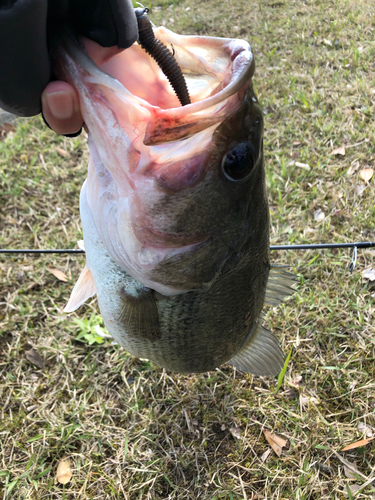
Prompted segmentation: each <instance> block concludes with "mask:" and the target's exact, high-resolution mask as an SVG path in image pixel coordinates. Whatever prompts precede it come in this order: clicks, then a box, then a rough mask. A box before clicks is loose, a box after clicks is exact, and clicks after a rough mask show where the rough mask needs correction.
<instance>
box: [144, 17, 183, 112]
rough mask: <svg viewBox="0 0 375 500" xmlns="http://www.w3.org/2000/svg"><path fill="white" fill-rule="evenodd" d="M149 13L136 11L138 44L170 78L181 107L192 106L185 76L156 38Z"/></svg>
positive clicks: (170, 53)
mask: <svg viewBox="0 0 375 500" xmlns="http://www.w3.org/2000/svg"><path fill="white" fill-rule="evenodd" d="M147 13H148V9H147V8H138V9H135V15H136V17H137V21H138V32H139V38H138V43H139V45H140V46H141V47H142V48H143V49H144V50H145V51H146V52H147V53H148V54H150V56H151V57H152V58H153V59H155V61H156V62H157V63H158V65H159V66H160V69H161V70H162V72H163V73H164V74H165V76H166V77H167V78H168V80H169V83H170V84H171V85H172V87H173V90H174V91H175V92H176V95H177V97H178V100H179V101H180V103H181V105H182V106H186V104H190V103H191V101H190V96H189V91H188V88H187V85H186V82H185V78H184V75H183V74H182V71H181V68H180V66H179V65H178V64H177V61H176V59H175V58H174V57H173V54H172V52H171V51H170V50H169V49H168V48H167V47H166V46H165V45H164V43H162V42H161V41H160V40H158V39H157V38H156V37H155V35H154V30H153V29H152V25H151V22H150V20H149V18H148V17H147Z"/></svg>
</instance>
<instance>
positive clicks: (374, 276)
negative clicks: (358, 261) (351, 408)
mask: <svg viewBox="0 0 375 500" xmlns="http://www.w3.org/2000/svg"><path fill="white" fill-rule="evenodd" d="M362 277H363V278H365V279H368V280H370V281H375V269H372V267H368V268H367V269H365V270H364V271H362ZM363 425H365V424H363Z"/></svg>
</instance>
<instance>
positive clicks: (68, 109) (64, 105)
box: [46, 92, 74, 120]
mask: <svg viewBox="0 0 375 500" xmlns="http://www.w3.org/2000/svg"><path fill="white" fill-rule="evenodd" d="M46 99H47V103H48V107H49V109H50V111H51V113H52V114H53V116H54V117H55V118H57V119H58V120H66V119H67V118H71V117H72V115H73V112H74V105H73V98H72V96H71V94H70V93H69V92H52V93H51V94H47V95H46Z"/></svg>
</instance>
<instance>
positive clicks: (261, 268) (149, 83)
mask: <svg viewBox="0 0 375 500" xmlns="http://www.w3.org/2000/svg"><path fill="white" fill-rule="evenodd" d="M154 34H155V36H156V38H157V39H158V40H161V41H162V42H163V43H164V44H165V45H166V46H167V47H170V48H171V49H172V50H173V53H174V57H175V58H176V60H177V62H178V64H179V65H180V67H181V70H182V73H183V75H184V77H185V80H186V84H187V87H188V92H189V94H190V99H191V104H188V105H186V106H183V107H181V106H180V104H179V102H178V99H177V97H176V95H175V93H174V91H173V89H172V88H171V86H170V84H169V82H168V80H167V78H166V77H165V75H164V74H163V72H162V71H161V70H160V68H159V66H158V65H157V64H156V62H155V61H154V60H153V59H152V58H151V57H150V56H149V55H148V54H147V53H146V52H145V51H144V50H143V49H142V48H141V47H140V46H139V45H136V44H135V45H134V46H132V47H131V48H130V49H127V50H125V51H123V52H121V53H120V54H117V55H115V56H113V57H109V56H110V55H111V54H109V53H108V50H107V49H103V48H101V47H99V46H98V45H96V44H95V43H94V42H90V41H86V42H85V49H83V47H80V46H79V44H78V43H76V42H74V41H73V40H70V41H67V40H66V41H65V44H64V47H65V48H61V49H60V50H59V55H58V57H59V61H60V63H59V66H60V76H63V77H64V78H65V79H66V80H67V81H69V82H70V83H71V84H73V85H74V87H75V88H76V89H77V91H78V93H79V96H80V103H81V107H82V113H83V117H84V120H85V123H86V126H87V128H88V131H89V147H90V161H89V167H88V176H87V180H86V181H85V183H84V185H83V188H82V192H81V197H80V211H81V219H82V227H83V235H84V242H85V250H86V259H87V263H86V267H85V268H84V270H83V272H82V274H81V276H80V278H79V280H78V282H77V283H76V285H75V287H74V289H73V292H72V295H71V298H70V300H69V303H68V304H67V306H66V308H65V311H67V312H71V311H74V310H75V309H77V308H78V307H79V306H80V305H81V304H82V303H83V302H84V301H85V300H86V299H87V298H89V297H91V296H93V295H94V294H95V293H96V294H97V297H98V302H99V308H100V311H101V314H102V316H103V320H104V323H105V325H106V327H107V328H108V330H109V332H110V333H111V335H112V336H113V338H114V339H115V340H116V341H117V342H118V343H119V344H120V345H121V346H123V347H124V348H125V349H126V350H127V351H129V352H130V353H132V354H133V355H134V356H138V357H141V358H147V359H150V360H152V361H153V362H155V363H157V364H158V365H160V366H162V367H165V368H166V369H168V370H172V371H176V372H181V373H188V372H204V371H208V370H213V369H215V368H217V367H219V366H220V365H221V364H223V363H224V362H229V363H231V364H232V365H234V366H236V367H237V368H239V369H240V370H242V371H246V372H251V373H254V374H259V375H275V374H277V373H278V372H279V371H280V369H281V367H282V365H283V354H282V351H281V349H280V347H279V344H278V341H277V340H276V338H275V337H274V335H273V334H272V333H271V332H269V331H268V330H266V329H265V328H263V327H262V325H261V322H262V316H261V312H262V308H263V306H264V304H265V303H267V304H272V305H276V304H278V303H279V302H280V301H281V300H282V299H283V298H284V297H285V296H286V295H288V294H289V293H290V285H291V284H292V283H293V281H292V278H291V275H289V274H288V273H286V272H285V271H283V270H281V269H280V270H277V269H276V268H271V265H270V257H269V209H268V202H267V194H266V186H265V168H264V155H263V114H262V109H261V107H260V105H259V102H258V100H257V97H256V95H255V93H254V90H253V85H252V76H253V73H254V58H253V54H252V52H251V49H250V46H249V44H248V43H247V42H245V41H243V40H235V39H229V38H213V37H201V36H180V35H177V34H175V33H173V32H172V31H170V30H168V29H166V28H163V27H160V28H157V29H155V31H154Z"/></svg>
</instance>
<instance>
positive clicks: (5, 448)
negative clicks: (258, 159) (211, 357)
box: [0, 0, 375, 500]
mask: <svg viewBox="0 0 375 500" xmlns="http://www.w3.org/2000/svg"><path fill="white" fill-rule="evenodd" d="M154 5H155V9H154V11H153V12H152V13H151V16H152V20H153V21H154V22H155V24H160V23H162V22H164V23H165V24H166V25H167V26H168V27H170V28H171V29H173V30H174V31H176V32H182V33H190V34H202V35H215V36H228V37H237V38H238V37H241V38H246V39H247V40H249V41H250V43H251V44H252V46H253V49H254V52H255V54H256V62H257V70H256V74H255V86H256V89H257V92H258V95H259V98H260V100H261V102H262V103H263V106H264V112H265V122H266V132H265V153H266V159H267V176H268V182H269V200H270V206H271V215H272V225H271V240H272V244H281V243H289V242H293V243H318V242H334V241H348V242H349V241H357V240H375V227H374V225H375V217H374V215H375V205H374V201H373V200H374V196H373V192H374V188H373V182H374V179H372V180H371V181H370V182H369V183H368V185H365V183H364V181H363V180H362V179H361V177H360V175H359V172H360V171H361V169H363V168H365V167H372V168H375V167H374V163H375V148H374V133H375V126H374V125H375V123H374V122H375V119H374V113H375V105H374V99H375V90H374V89H375V69H374V61H375V42H374V40H375V17H374V14H375V6H374V4H373V2H369V1H367V0H351V1H348V0H335V1H329V0H325V1H320V0H315V1H308V0H306V1H305V2H302V1H295V0H292V1H288V2H284V1H280V2H275V1H272V0H271V1H268V2H265V1H264V2H263V1H262V2H260V1H259V2H253V3H251V4H249V2H248V1H247V0H236V1H234V0H233V1H230V0H228V1H226V2H215V1H206V2H204V3H202V2H199V1H197V0H185V1H171V0H168V1H159V2H156V3H155V4H154ZM342 142H344V143H345V145H346V155H345V156H338V155H330V153H331V152H332V150H333V149H335V148H337V147H339V146H340V145H341V143H342ZM57 147H58V148H62V149H64V150H65V151H67V152H68V156H66V157H63V156H61V155H60V154H59V153H58V151H57V150H56V148H57ZM87 161H88V151H87V144H86V139H85V137H84V136H81V137H79V138H76V139H67V138H63V137H58V136H56V135H54V134H53V133H52V132H51V131H49V130H47V129H46V127H45V126H44V125H43V124H42V122H41V120H40V119H39V118H34V119H31V120H25V119H20V120H18V121H17V124H16V130H15V132H11V133H9V134H8V135H7V136H6V137H3V140H2V141H1V142H0V192H1V199H0V206H1V212H0V245H1V246H3V247H8V248H17V247H18V248H21V247H35V248H48V247H50V248H51V247H61V248H69V247H76V242H77V240H79V239H81V230H80V219H79V212H78V196H79V190H80V187H81V185H82V183H83V180H84V178H85V172H86V165H87ZM293 161H295V162H298V163H299V164H301V163H302V164H307V165H308V166H309V169H308V168H307V167H299V166H297V164H296V163H295V164H294V165H293V164H292V162H293ZM363 188H365V189H364V190H363ZM318 209H320V210H322V211H323V212H324V214H325V218H324V220H323V221H321V222H317V221H315V219H314V212H315V211H316V210H318ZM272 257H273V260H274V261H275V262H277V263H279V264H280V263H284V264H285V263H287V264H289V265H290V266H291V267H292V268H293V269H294V272H296V273H298V275H299V276H300V285H299V286H298V291H297V292H296V294H295V295H294V296H293V297H292V299H291V300H289V302H288V303H287V304H285V305H283V306H281V307H279V308H277V309H270V310H269V311H268V313H267V316H266V322H267V326H269V327H270V328H271V329H272V330H273V331H275V332H276V334H277V335H278V336H279V338H280V341H281V344H282V346H283V349H284V352H285V353H288V352H289V351H290V349H291V348H292V349H293V350H292V355H291V359H290V361H289V363H288V367H287V371H286V374H285V377H284V379H283V382H282V386H281V388H280V390H279V391H278V392H276V387H277V380H276V378H275V379H268V378H259V377H253V376H251V375H246V374H243V373H240V372H239V371H236V370H234V369H233V368H232V367H230V366H229V365H224V366H223V367H221V368H220V370H217V371H215V372H211V373H207V374H204V375H190V376H179V375H176V374H171V373H168V372H166V371H164V370H162V369H160V368H158V367H157V366H155V365H153V364H152V363H150V362H147V361H144V360H140V359H135V358H133V357H132V356H130V355H128V354H127V353H126V352H125V351H124V350H122V349H121V348H119V347H118V346H116V345H112V344H111V342H110V340H108V339H106V338H105V339H104V341H103V342H102V343H101V344H98V343H96V342H95V341H93V343H91V345H90V343H89V340H87V339H86V340H87V341H85V335H84V334H82V332H85V334H86V335H89V336H90V337H89V338H90V339H91V338H94V336H95V335H94V332H95V329H94V327H95V325H94V324H93V323H96V324H100V318H99V317H98V316H97V313H98V311H97V306H96V302H95V300H92V301H91V302H89V303H88V304H87V305H85V306H84V307H83V308H81V309H80V310H79V311H77V314H76V315H75V316H74V315H73V316H66V315H64V314H63V312H62V309H63V307H64V305H65V304H66V302H67V299H68V297H69V293H70V291H71V289H72V286H73V283H74V282H75V280H76V279H77V277H78V274H79V272H80V270H81V269H82V267H83V265H84V257H81V256H71V257H70V256H53V255H45V256H42V257H35V256H28V255H25V256H18V257H12V256H2V257H1V258H0V278H1V279H0V304H1V308H0V332H1V333H0V377H1V385H0V463H1V465H0V492H1V494H2V498H3V499H12V500H13V499H17V500H18V499H38V500H41V499H69V500H70V499H78V498H79V499H97V498H100V499H110V500H114V499H129V500H136V499H152V500H158V499H179V500H180V499H181V500H182V499H194V500H195V499H202V500H203V499H204V500H214V499H215V500H216V499H217V500H219V499H225V500H227V499H228V500H232V499H233V500H240V499H241V500H243V499H247V500H250V499H252V500H256V499H272V500H276V499H280V500H281V499H283V500H284V499H288V500H289V499H296V500H307V499H327V500H328V499H342V498H350V497H353V498H361V499H363V498H374V497H375V485H374V484H373V483H372V481H371V480H372V478H373V477H375V476H374V467H375V456H374V445H373V443H369V444H368V445H367V446H365V447H362V448H357V449H354V450H351V451H347V452H341V453H340V449H341V448H342V447H343V446H345V445H347V444H349V443H351V442H354V441H357V440H359V439H362V438H363V437H364V435H363V432H361V431H360V430H359V429H358V424H359V423H362V422H364V423H366V424H367V425H369V426H373V427H375V418H374V411H375V392H374V389H375V363H374V358H375V348H374V347H375V341H374V339H375V336H374V313H375V303H374V297H373V296H372V290H371V289H369V288H366V287H364V285H363V283H362V278H361V271H362V270H363V269H364V268H366V267H370V266H373V265H374V257H373V251H371V250H363V251H359V254H358V265H357V268H356V270H355V271H354V272H353V273H350V272H349V271H348V264H349V263H350V259H351V255H350V252H349V251H344V250H332V251H325V252H321V253H318V252H314V251H308V252H299V253H298V252H273V253H272ZM48 267H56V268H58V269H60V270H61V271H63V272H65V273H66V274H67V276H68V278H69V282H67V283H64V282H59V281H57V280H56V278H55V277H54V276H52V274H50V273H49V272H48V270H47V268H48ZM74 317H75V318H79V319H81V320H83V319H84V318H87V321H88V323H87V324H86V323H85V325H86V326H85V325H84V326H83V327H82V328H83V329H82V328H81V329H80V328H79V324H78V325H77V323H76V322H75V321H74ZM81 326H82V324H81ZM85 328H86V330H85ZM92 336H93V337H92ZM94 340H95V339H94ZM30 348H33V349H35V350H37V351H38V352H39V354H41V356H42V357H43V359H44V363H45V368H44V369H43V370H42V369H39V368H38V367H36V366H34V365H33V364H31V363H30V362H29V361H28V360H27V359H26V357H25V352H26V351H28V350H29V349H30ZM263 429H269V430H272V431H273V432H275V433H276V434H279V435H282V436H284V437H285V438H287V439H288V446H287V448H284V450H283V453H282V455H281V457H280V458H279V457H277V456H276V455H275V454H274V453H271V454H270V456H269V457H268V459H267V460H265V461H262V458H261V457H262V455H263V453H264V452H265V451H266V450H267V449H268V447H269V445H268V443H267V441H266V440H265V438H264V436H263V432H262V430H263ZM335 451H336V452H337V451H338V452H339V454H340V456H342V457H344V458H345V459H346V460H348V461H350V462H352V463H353V462H356V464H357V467H358V471H359V473H360V476H358V479H349V478H347V477H346V475H345V472H344V469H343V463H342V461H340V459H339V458H338V456H337V455H336V454H335V453H334V452H335ZM64 456H68V457H69V458H70V459H71V461H72V464H73V465H72V467H73V478H72V481H71V482H70V483H68V484H67V485H65V486H62V485H61V484H59V483H55V479H54V478H55V474H56V468H57V464H58V462H59V460H60V459H61V458H62V457H64ZM354 483H356V484H358V485H359V486H364V487H363V489H362V490H360V491H359V492H358V493H357V494H355V493H351V491H352V490H349V493H348V488H349V487H350V486H352V485H353V484H354Z"/></svg>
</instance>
